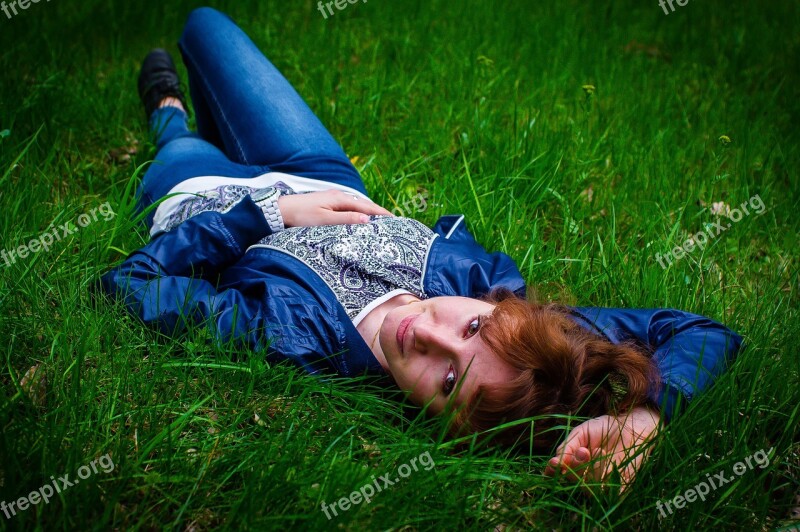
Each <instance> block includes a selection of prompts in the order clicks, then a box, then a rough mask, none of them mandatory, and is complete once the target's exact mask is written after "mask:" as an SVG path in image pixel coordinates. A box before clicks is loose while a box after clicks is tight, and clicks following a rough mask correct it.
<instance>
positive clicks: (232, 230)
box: [100, 190, 390, 350]
mask: <svg viewBox="0 0 800 532" xmlns="http://www.w3.org/2000/svg"><path fill="white" fill-rule="evenodd" d="M283 200H286V202H285V203H282V201H283ZM279 204H280V208H281V210H282V211H283V217H284V221H285V223H286V225H287V226H294V225H326V224H335V223H348V222H353V223H355V222H356V221H358V218H359V217H360V216H363V215H366V214H384V213H386V214H390V213H388V211H386V210H385V209H382V208H381V207H379V206H378V205H376V204H374V203H372V202H369V201H366V200H357V199H355V198H353V197H352V196H350V195H349V194H345V193H343V192H339V191H333V190H331V191H324V192H314V193H310V194H298V195H296V196H286V197H281V198H280V199H279ZM271 232H272V231H271V229H270V226H269V225H268V223H267V221H266V219H265V217H264V213H263V212H262V209H261V206H260V205H259V203H258V202H254V201H253V199H252V197H251V196H250V195H247V196H245V197H243V198H242V199H240V200H239V201H238V202H236V203H234V204H233V205H232V206H229V207H227V208H225V209H224V210H221V212H218V211H216V210H206V211H202V212H197V213H194V214H193V216H191V217H190V218H189V219H187V220H185V221H184V222H182V223H181V224H179V225H178V226H176V227H175V228H174V229H173V230H171V231H168V232H166V233H162V234H160V235H159V236H157V237H155V238H154V239H153V240H151V241H150V243H149V244H147V245H146V246H145V247H143V248H142V249H140V250H138V251H136V252H134V253H132V254H131V255H130V256H129V257H128V259H127V260H125V261H124V262H123V263H122V264H121V265H119V266H118V267H116V268H114V269H113V270H111V271H110V272H108V273H106V274H105V275H103V276H102V278H101V280H100V283H101V287H102V288H103V290H104V291H105V292H107V293H109V294H111V295H114V296H117V297H119V298H120V299H123V300H124V301H125V304H126V307H127V308H128V310H129V311H130V312H131V313H132V314H134V315H136V316H138V317H139V318H140V319H141V320H142V321H144V322H145V323H146V324H149V325H153V326H155V327H156V328H158V329H159V330H160V331H162V332H163V333H165V334H168V335H172V334H178V333H180V332H183V331H184V330H185V329H186V328H188V327H190V326H192V325H206V326H208V328H209V331H210V332H211V334H212V337H213V338H214V339H217V340H221V341H223V342H227V341H230V340H234V339H235V340H237V341H241V342H243V343H245V344H246V345H248V346H250V347H251V348H253V349H255V350H260V349H261V348H262V347H263V346H264V342H265V339H264V334H263V331H264V330H265V328H266V327H267V326H268V324H267V323H266V322H265V321H264V315H263V311H262V309H261V307H260V305H261V304H262V302H261V301H258V300H253V299H248V298H246V297H245V296H244V295H243V294H242V293H240V292H237V291H236V290H231V289H229V290H224V291H222V292H218V291H217V290H216V288H215V287H214V285H212V284H211V283H210V282H208V280H207V279H211V278H213V277H215V276H216V275H217V274H218V273H219V272H221V271H222V270H224V269H226V268H227V267H229V266H231V265H233V264H235V263H236V262H237V261H238V260H239V259H240V258H241V257H242V256H243V255H244V252H245V250H246V249H247V248H248V247H249V246H250V245H252V244H255V243H256V242H257V241H259V240H260V239H262V238H263V237H265V236H268V235H269V234H271Z"/></svg>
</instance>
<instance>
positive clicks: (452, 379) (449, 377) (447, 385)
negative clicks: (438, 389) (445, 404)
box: [442, 364, 457, 395]
mask: <svg viewBox="0 0 800 532" xmlns="http://www.w3.org/2000/svg"><path fill="white" fill-rule="evenodd" d="M456 380H457V379H456V370H454V369H453V365H452V364H451V365H450V367H449V368H447V373H446V374H445V376H444V383H443V386H442V389H443V390H444V394H445V395H450V392H452V391H453V388H455V387H456Z"/></svg>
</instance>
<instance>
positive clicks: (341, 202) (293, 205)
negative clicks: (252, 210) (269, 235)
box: [278, 190, 393, 227]
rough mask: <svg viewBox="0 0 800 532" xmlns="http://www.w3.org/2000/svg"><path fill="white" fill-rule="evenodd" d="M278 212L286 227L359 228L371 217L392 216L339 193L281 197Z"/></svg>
mask: <svg viewBox="0 0 800 532" xmlns="http://www.w3.org/2000/svg"><path fill="white" fill-rule="evenodd" d="M278 208H279V209H280V210H281V216H283V224H284V225H285V226H286V227H299V226H304V227H309V226H312V225H339V224H358V223H367V222H369V218H368V215H370V214H384V215H388V216H393V214H392V213H390V212H389V211H387V210H386V209H384V208H383V207H381V206H380V205H378V204H377V203H373V202H372V201H370V200H368V199H363V198H358V197H357V196H354V195H353V194H348V193H347V192H343V191H341V190H324V191H322V192H309V193H308V194H292V195H289V196H281V197H280V198H278Z"/></svg>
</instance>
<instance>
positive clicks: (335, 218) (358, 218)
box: [324, 211, 369, 225]
mask: <svg viewBox="0 0 800 532" xmlns="http://www.w3.org/2000/svg"><path fill="white" fill-rule="evenodd" d="M365 223H369V216H367V215H366V214H362V213H360V212H352V211H347V212H340V211H331V212H330V213H329V214H328V215H327V216H326V217H325V224H324V225H352V224H365Z"/></svg>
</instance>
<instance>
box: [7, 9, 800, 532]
mask: <svg viewBox="0 0 800 532" xmlns="http://www.w3.org/2000/svg"><path fill="white" fill-rule="evenodd" d="M745 4H746V5H745ZM197 5H199V4H197V3H196V2H188V1H172V2H169V3H166V2H163V3H162V2H123V1H121V0H113V1H105V2H101V1H94V0H87V1H85V2H75V1H66V0H63V1H62V0H59V1H58V2H51V3H46V2H39V3H38V4H32V5H31V7H30V8H29V9H28V10H27V11H23V12H21V13H20V14H19V15H18V16H16V17H14V18H13V19H12V20H7V19H6V18H5V17H4V15H2V14H1V13H0V68H1V69H2V73H3V74H2V83H0V131H4V130H8V133H7V135H4V134H2V133H0V242H1V244H0V245H1V246H2V248H3V249H11V248H14V247H17V246H19V245H20V244H22V243H24V242H27V241H29V240H30V239H31V238H34V237H36V236H38V235H39V234H41V233H42V232H43V231H45V230H48V228H50V227H52V226H60V225H61V224H63V223H65V222H67V221H75V220H76V218H77V216H78V215H79V214H81V213H86V212H89V211H90V210H91V209H92V208H94V207H96V206H98V205H100V204H102V203H103V202H105V201H109V202H110V204H111V205H112V207H113V208H114V211H115V212H116V217H114V218H113V219H112V220H109V221H105V220H102V219H100V220H98V221H96V222H93V223H92V224H91V225H89V226H88V227H86V228H83V229H81V230H80V231H78V232H76V233H75V234H73V235H71V236H69V237H67V238H66V239H65V240H62V241H60V242H56V243H54V245H53V247H52V248H51V249H50V250H49V251H47V252H45V251H41V252H39V253H36V254H34V255H33V256H31V257H27V258H26V259H22V260H18V261H17V262H16V263H15V264H12V265H11V266H8V267H3V266H2V265H0V306H2V314H1V315H0V337H2V338H3V339H4V342H3V347H2V361H3V368H2V370H0V383H1V385H2V397H1V398H0V425H2V435H0V500H4V501H7V502H8V501H12V500H15V499H17V498H19V497H22V496H24V495H26V494H28V493H29V492H31V491H33V490H35V489H38V488H39V487H40V486H42V485H43V484H46V483H49V482H50V477H51V476H55V477H57V476H62V475H64V474H66V473H69V474H70V478H73V479H74V478H75V472H76V471H77V470H78V468H79V467H81V466H82V465H84V464H87V463H89V462H91V460H93V459H95V458H96V457H99V456H101V455H105V454H106V453H110V454H111V456H112V457H113V462H114V466H115V467H114V470H113V471H112V472H110V473H103V472H98V473H97V474H93V475H92V476H91V477H89V478H88V479H86V480H84V481H83V482H81V483H80V484H78V485H76V486H74V487H72V488H69V489H68V490H66V491H64V492H62V493H61V494H60V495H59V496H57V497H56V498H55V499H54V500H52V501H51V502H50V503H49V504H47V505H44V504H39V505H37V506H35V507H33V508H31V509H28V510H26V511H24V512H22V513H20V514H18V515H17V516H15V517H12V518H11V519H6V518H5V516H2V515H0V527H8V528H9V529H16V528H20V529H22V528H26V529H27V528H32V527H35V526H37V524H38V525H39V526H40V527H42V528H46V529H67V528H75V527H81V528H86V527H91V528H97V529H102V530H108V529H128V528H142V529H157V528H161V527H162V526H171V527H175V528H180V529H191V530H203V529H210V528H216V527H231V528H253V529H273V528H274V529H285V528H300V529H310V530H314V529H324V528H331V527H340V528H347V529H357V530H361V529H412V530H416V529H420V530H430V529H442V528H443V529H462V528H468V529H482V530H486V529H492V528H493V527H496V526H500V525H507V526H508V527H510V528H512V529H517V528H534V529H548V530H549V529H591V530H594V529H607V528H621V529H628V528H636V529H647V530H650V529H655V528H656V527H661V528H665V529H681V530H682V529H708V528H715V529H716V528H746V529H751V530H756V529H761V530H769V529H773V528H775V527H780V526H783V525H785V524H786V523H788V520H789V519H790V518H791V514H792V508H793V507H794V506H796V503H795V502H794V497H795V495H796V494H797V493H798V492H800V487H799V486H798V483H799V482H800V481H799V480H798V478H799V477H800V475H799V473H800V458H799V455H800V447H799V446H798V444H797V441H798V439H800V438H798V402H799V401H798V399H800V394H798V382H799V381H800V379H798V369H799V368H798V366H800V364H798V349H797V342H796V338H797V337H798V335H800V326H799V325H798V323H800V320H798V310H800V305H798V290H800V283H798V278H799V277H800V276H799V275H798V244H797V234H798V232H800V218H798V216H797V206H798V204H799V203H800V191H799V190H798V172H797V168H798V166H800V156H799V155H800V154H799V153H798V149H799V148H798V146H800V135H798V131H800V130H799V129H798V127H797V124H798V122H799V121H800V90H798V87H799V86H800V79H799V77H798V72H800V68H798V67H799V66H800V65H799V64H798V58H800V38H798V33H797V27H798V23H799V22H800V8H798V4H797V3H796V2H790V1H775V2H770V3H768V4H767V3H765V4H756V3H752V2H751V3H743V2H722V1H710V0H707V1H703V2H700V1H694V0H693V1H691V2H689V3H688V4H687V5H686V6H685V7H678V8H677V10H676V11H675V12H674V13H672V14H670V15H668V16H667V15H664V13H663V11H662V10H661V8H659V7H658V4H657V2H656V1H655V0H653V1H650V2H644V3H642V2H633V1H630V0H620V1H614V2H579V1H577V0H567V1H559V2H555V1H550V2H521V1H513V0H511V1H506V2H479V1H477V0H468V1H463V2H448V1H445V0H403V2H389V1H387V0H370V1H369V2H368V3H358V4H356V5H351V6H349V7H348V8H347V9H346V10H345V11H342V12H340V13H337V14H336V15H335V16H334V17H329V18H328V20H324V19H323V18H322V16H321V15H320V14H319V12H317V11H316V5H315V3H314V2H312V1H311V0H308V1H303V2H297V1H294V0H292V1H282V2H274V1H259V2H255V1H252V2H250V1H242V0H240V1H238V2H218V3H215V5H216V6H218V7H220V8H221V9H223V10H224V11H227V12H229V13H230V14H231V15H232V16H233V17H234V18H235V19H236V20H237V21H239V22H240V24H241V25H242V26H243V28H244V29H245V30H246V31H247V32H248V33H249V34H250V35H251V36H252V37H253V39H254V40H255V42H256V43H257V44H258V45H259V46H260V47H261V48H262V49H263V50H265V52H266V53H267V55H268V56H269V57H270V58H271V60H272V61H273V62H274V63H275V64H276V65H277V66H278V67H279V68H280V69H281V70H282V71H283V72H284V73H285V75H286V76H287V77H288V78H289V80H290V81H291V82H292V83H293V84H294V85H295V86H296V87H297V89H298V91H299V92H300V93H301V94H302V95H303V96H304V97H305V98H306V99H307V101H308V103H309V105H310V106H311V107H312V108H313V109H314V110H315V111H316V112H317V113H318V115H319V116H320V118H321V119H322V121H323V122H324V123H325V124H326V125H327V126H328V128H329V129H330V130H331V132H332V133H333V134H334V136H335V137H336V138H337V139H339V140H340V142H341V143H342V145H343V146H344V147H345V149H346V151H347V152H348V154H349V155H351V156H358V157H359V160H358V165H359V167H360V168H361V169H362V170H363V175H364V178H365V181H366V184H367V188H368V190H369V191H370V192H371V194H372V195H373V197H374V199H376V200H377V201H378V202H380V203H383V204H384V205H386V206H387V207H389V208H392V207H394V206H396V205H402V204H403V202H405V201H407V200H408V198H410V197H411V196H412V195H413V194H414V193H415V192H416V190H417V189H418V188H425V189H427V190H428V191H429V192H428V193H429V197H428V208H427V210H425V211H424V212H420V213H416V214H415V216H416V217H418V218H419V219H421V220H422V221H424V222H427V223H433V222H434V221H435V220H436V219H437V218H438V216H440V215H442V214H448V213H465V214H466V215H467V220H468V225H469V228H470V229H471V231H472V232H473V233H474V234H475V235H476V236H477V238H478V240H479V241H480V242H481V243H482V244H483V245H484V246H485V247H486V248H488V249H490V250H502V251H505V252H507V253H509V254H510V255H511V256H512V257H513V258H514V259H515V260H516V261H517V262H518V264H519V266H520V270H521V271H522V273H523V275H524V276H525V277H526V279H527V280H528V282H529V283H530V284H531V285H532V286H533V287H535V288H536V290H537V292H538V294H539V297H541V298H542V299H557V300H561V301H564V302H566V303H568V304H580V305H597V306H630V307H662V306H665V307H676V308H681V309H685V310H689V311H692V312H696V313H700V314H704V315H707V316H709V317H712V318H715V319H717V320H720V321H722V322H724V323H725V324H727V325H729V326H730V327H731V328H733V329H734V330H736V331H738V332H740V333H741V334H742V335H743V336H744V337H745V339H746V343H747V348H746V349H745V350H744V351H743V352H742V353H741V354H740V356H739V357H738V359H737V361H736V363H735V365H734V366H733V367H732V369H731V370H730V371H729V372H728V373H726V374H725V375H724V376H723V377H722V378H720V379H719V381H718V382H717V384H716V385H715V386H714V387H713V388H712V389H711V390H710V391H709V392H708V393H706V394H704V395H703V396H702V397H701V398H699V399H698V400H696V401H695V402H694V403H693V404H692V405H691V408H690V410H689V411H688V412H687V413H686V414H685V415H684V416H682V417H680V418H679V419H677V420H676V421H675V422H674V423H672V424H671V425H670V426H669V429H668V431H667V432H666V433H665V434H664V435H663V436H662V437H661V438H660V441H659V445H658V446H657V448H656V449H655V451H654V452H653V454H652V457H651V459H650V460H649V461H648V462H647V465H646V467H645V468H644V469H643V470H642V471H641V472H640V474H639V476H638V479H637V481H636V484H635V485H634V487H633V488H632V489H631V490H630V492H629V493H628V494H627V495H626V496H624V497H620V496H618V495H614V494H612V493H605V494H602V493H601V494H598V495H595V496H586V495H584V494H583V492H581V491H580V490H579V489H576V488H575V487H574V486H573V485H571V484H568V483H564V482H559V481H557V480H553V479H549V478H547V477H544V476H543V475H542V469H543V466H544V463H545V461H546V457H538V456H528V455H526V454H524V453H523V454H514V455H508V454H506V453H503V452H500V451H496V450H491V449H485V448H476V447H472V448H467V449H460V450H458V449H454V448H453V446H452V445H451V444H449V443H447V442H446V440H443V439H442V438H441V436H440V427H439V425H438V424H437V423H436V422H435V421H430V420H425V419H424V418H422V417H421V416H419V413H418V412H417V411H416V410H414V409H410V408H407V407H404V406H403V405H402V404H401V402H400V401H399V400H398V398H397V397H396V395H393V394H391V393H388V392H386V391H381V390H376V389H375V388H374V386H373V385H372V384H370V383H359V382H352V381H350V382H347V381H338V380H333V381H320V380H317V379H314V378H311V377H309V376H307V375H304V374H302V373H301V372H298V371H296V370H294V369H292V368H288V367H267V365H266V363H265V362H264V361H263V360H261V359H259V358H258V357H254V356H251V357H239V358H238V359H237V358H233V357H231V356H230V353H222V352H214V351H211V350H210V349H209V348H208V347H206V344H205V343H204V342H203V341H202V335H201V334H200V333H198V335H197V337H196V338H193V339H191V340H182V341H175V340H170V339H168V338H163V337H159V336H157V335H156V334H155V333H153V332H152V331H149V330H145V329H144V328H143V327H141V326H140V325H139V324H138V323H136V322H135V321H134V320H133V319H131V318H130V317H129V316H127V315H126V314H125V313H124V311H123V310H122V309H121V308H119V307H115V306H110V305H107V304H103V303H101V304H95V303H94V302H93V300H92V298H91V296H90V295H89V290H88V288H89V286H90V285H91V283H92V282H94V280H95V279H96V278H97V277H98V275H99V274H100V273H102V272H103V271H105V270H107V269H108V268H109V267H110V266H111V265H112V264H114V263H115V262H116V261H118V260H119V259H121V258H122V257H123V256H124V254H125V253H129V252H131V251H133V250H135V249H137V248H138V247H140V246H141V245H142V244H143V243H144V242H145V238H146V235H145V232H144V231H143V230H142V229H141V227H139V226H136V225H135V224H134V223H133V222H132V221H131V219H130V212H131V205H130V201H131V199H130V187H131V183H132V182H133V180H135V179H136V168H137V167H138V166H139V165H142V164H144V163H146V162H147V161H148V160H150V159H151V158H152V156H153V153H152V146H151V145H149V144H148V141H147V133H146V130H145V127H144V123H143V113H142V111H141V108H140V105H139V102H138V98H137V95H136V88H135V87H136V85H135V82H136V75H137V72H138V65H139V62H140V61H141V59H142V57H144V54H145V53H146V52H147V51H148V50H149V49H150V48H153V47H156V46H166V47H168V48H169V49H170V50H172V51H173V52H176V47H175V44H174V43H175V41H176V40H177V38H178V36H179V34H180V30H181V26H182V23H183V21H184V20H185V17H186V15H187V14H188V12H189V10H190V9H191V8H192V7H195V6H197ZM586 84H591V85H594V86H595V87H596V90H595V91H594V92H593V93H592V94H591V95H589V94H587V93H586V92H585V91H584V90H583V89H582V86H583V85H586ZM722 135H726V136H728V137H729V138H730V139H731V143H730V144H727V145H726V144H723V143H722V142H721V141H720V140H719V137H720V136H722ZM135 141H138V144H135ZM131 147H134V148H137V150H138V151H137V153H135V154H134V155H133V157H132V158H131V159H130V160H129V161H126V160H123V159H124V158H123V157H121V156H120V155H119V154H120V150H121V149H127V148H131ZM110 154H112V155H110ZM756 194H758V195H759V196H760V198H761V199H763V201H764V203H765V205H766V211H765V212H764V213H763V214H762V215H749V216H746V217H744V218H743V219H742V220H741V221H740V222H738V223H736V224H734V225H733V226H732V227H731V228H730V229H729V230H727V231H726V232H724V233H723V234H721V235H720V236H719V237H718V238H716V239H714V240H712V241H711V242H710V243H709V245H708V246H707V247H706V249H705V250H703V251H694V252H692V253H690V254H689V256H688V257H684V258H683V259H681V260H679V261H677V262H675V263H674V264H673V265H672V266H670V267H669V268H667V269H662V268H661V267H660V266H659V265H658V263H657V262H656V260H655V253H662V254H664V253H665V252H666V251H668V250H670V249H672V248H673V247H675V246H676V245H678V244H680V243H681V242H683V241H684V240H685V238H686V237H687V236H688V235H689V234H691V233H696V232H697V231H700V230H702V228H703V227H704V224H707V223H710V222H712V221H714V220H715V217H714V216H713V215H712V214H711V213H710V212H709V209H710V207H711V204H712V203H713V202H717V201H725V202H726V203H728V204H730V205H731V206H736V205H739V204H741V203H742V202H744V201H746V200H748V199H749V198H751V197H752V196H754V195H756ZM236 360H238V361H236ZM35 364H40V365H41V366H40V367H41V368H42V369H41V371H42V372H43V374H44V375H45V376H46V380H47V383H46V387H45V393H44V394H43V396H42V397H39V396H38V395H37V394H30V393H27V392H25V391H23V390H22V388H21V386H20V378H21V376H22V375H23V374H24V373H25V372H26V371H27V370H28V368H30V367H31V366H33V365H35ZM31 395H33V396H34V397H37V399H36V400H35V401H34V400H32V399H31ZM255 414H258V416H259V419H260V421H258V422H257V421H256V420H255V418H254V415H255ZM771 447H774V451H773V452H774V456H773V457H772V459H771V460H770V464H769V466H768V467H766V468H765V469H759V468H756V469H754V470H752V471H748V472H747V473H745V474H744V475H743V476H741V477H740V478H738V479H737V480H736V481H735V482H733V483H730V484H728V485H727V486H725V487H724V488H720V489H719V490H717V491H714V492H713V493H711V494H710V495H709V497H708V498H707V500H706V501H705V502H694V503H692V504H689V505H688V506H687V507H686V508H684V509H682V510H680V511H678V512H677V513H675V514H674V515H672V516H670V517H668V518H666V519H659V514H658V511H657V510H656V508H655V505H656V502H657V501H658V500H667V499H671V498H673V497H674V496H676V495H678V494H681V493H683V491H684V490H686V489H688V488H691V487H692V486H694V485H695V484H697V483H698V482H700V481H702V480H704V479H705V478H706V475H707V474H711V475H712V476H713V475H714V474H715V473H717V472H719V471H726V472H728V473H729V472H730V471H731V470H732V467H733V465H734V464H735V463H736V462H737V461H739V460H742V459H744V458H745V457H746V456H749V455H752V454H753V453H754V452H756V451H758V450H760V449H769V448H771ZM426 451H428V452H430V455H431V457H432V458H433V460H434V461H435V464H436V466H435V467H434V468H433V469H432V470H431V471H423V470H420V471H418V472H416V473H413V474H412V475H411V476H410V477H409V478H408V479H405V480H403V481H401V482H400V483H398V484H397V485H396V486H393V487H391V488H387V489H385V490H384V491H382V492H381V493H379V494H377V495H376V496H375V498H374V500H373V501H372V502H371V503H370V504H360V505H359V506H357V507H355V508H352V509H350V510H348V511H347V512H344V513H340V515H339V516H338V517H336V518H334V519H333V520H331V521H330V522H329V521H328V520H327V519H326V517H325V515H324V514H323V513H322V511H321V510H320V504H321V503H322V501H326V502H327V503H330V502H332V501H334V500H337V499H339V498H341V497H344V496H347V495H348V494H349V493H350V492H351V491H353V490H356V489H358V488H360V487H361V486H362V485H364V484H367V483H370V482H371V481H372V475H376V476H379V475H383V474H386V473H393V472H394V471H396V470H397V468H398V467H399V466H400V465H401V464H404V463H407V462H408V461H409V460H410V459H411V458H414V457H417V456H419V455H420V454H421V453H424V452H426Z"/></svg>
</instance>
